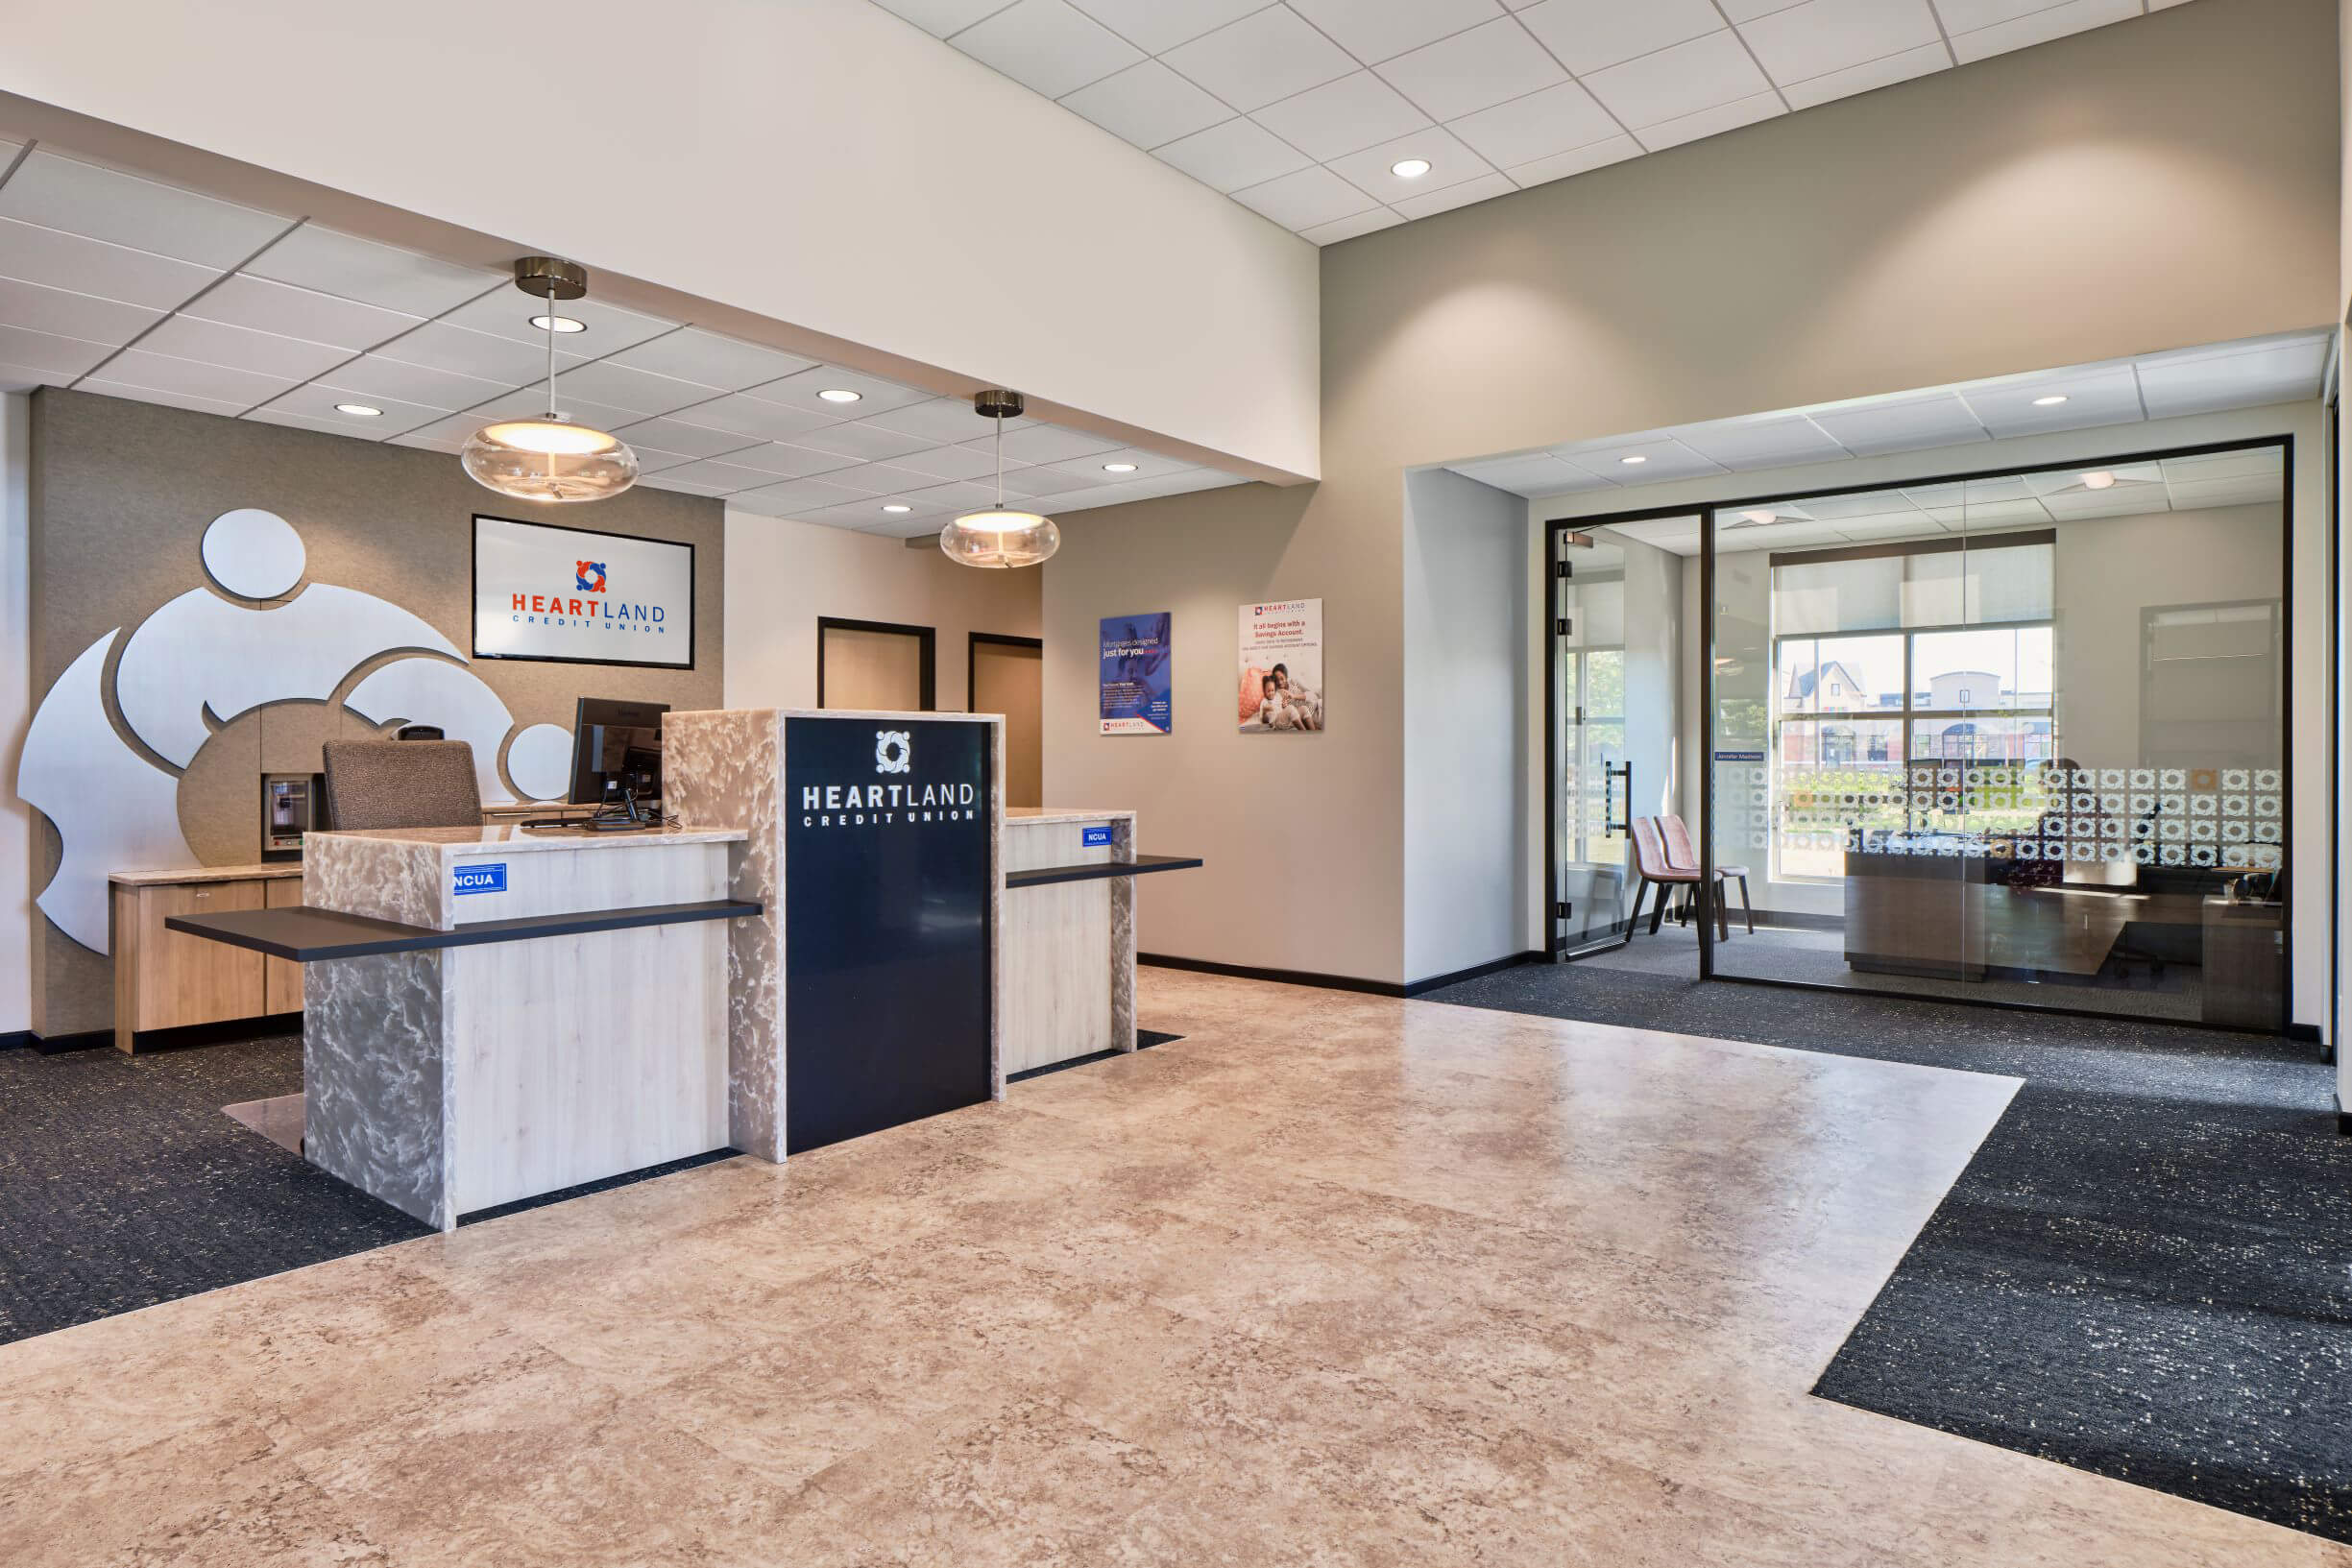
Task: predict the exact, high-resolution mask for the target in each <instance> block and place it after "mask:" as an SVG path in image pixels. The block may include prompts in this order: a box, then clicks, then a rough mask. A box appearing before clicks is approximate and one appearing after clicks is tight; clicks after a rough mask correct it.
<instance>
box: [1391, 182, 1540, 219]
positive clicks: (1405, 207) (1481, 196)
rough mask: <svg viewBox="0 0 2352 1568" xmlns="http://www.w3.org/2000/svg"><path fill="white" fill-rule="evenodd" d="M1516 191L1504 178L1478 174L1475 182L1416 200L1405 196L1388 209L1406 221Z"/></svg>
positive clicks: (1429, 193)
mask: <svg viewBox="0 0 2352 1568" xmlns="http://www.w3.org/2000/svg"><path fill="white" fill-rule="evenodd" d="M1518 188H1519V187H1518V186H1517V185H1515V184H1514V183H1512V181H1511V178H1510V177H1509V176H1508V175H1499V174H1482V175H1480V176H1479V177H1478V178H1477V179H1475V180H1465V181H1462V183H1460V184H1459V185H1448V186H1446V187H1445V188H1444V189H1443V190H1433V191H1429V192H1427V193H1425V194H1423V195H1420V196H1409V197H1406V198H1405V199H1404V200H1402V201H1398V202H1392V203H1390V204H1389V205H1391V206H1393V207H1394V208H1395V209H1396V210H1397V211H1399V212H1401V213H1403V214H1404V215H1405V216H1406V217H1408V218H1428V217H1434V216H1435V215H1436V214H1438V213H1440V212H1451V211H1452V210H1453V209H1454V208H1456V207H1458V206H1468V205H1470V204H1471V203H1473V202H1483V201H1486V200H1487V199H1488V198H1489V197H1493V196H1508V195H1510V194H1511V193H1512V192H1513V191H1515V190H1517V189H1518Z"/></svg>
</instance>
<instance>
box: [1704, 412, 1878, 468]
mask: <svg viewBox="0 0 2352 1568" xmlns="http://www.w3.org/2000/svg"><path fill="white" fill-rule="evenodd" d="M1672 434H1673V436H1674V438H1675V439H1676V440H1677V441H1680V442H1681V443H1682V444H1683V445H1684V446H1688V447H1689V448H1690V449H1691V450H1693V451H1695V452H1697V453H1698V454H1699V455H1700V456H1702V457H1704V458H1706V459H1708V460H1709V462H1712V463H1720V464H1722V465H1723V466H1724V467H1725V468H1727V469H1778V468H1786V467H1789V466H1790V465H1792V464H1797V463H1827V462H1834V461H1836V460H1837V459H1839V458H1843V457H1848V456H1851V455H1853V454H1851V453H1849V452H1848V451H1847V450H1846V448H1844V447H1843V446H1839V445H1838V444H1837V443H1836V442H1834V441H1832V440H1831V439H1830V437H1829V436H1828V435H1827V434H1826V433H1825V432H1824V431H1823V430H1822V429H1821V427H1820V426H1818V425H1816V424H1815V423H1813V422H1812V421H1810V420H1808V419H1806V418H1805V417H1804V416H1802V415H1798V416H1795V417H1792V418H1786V419H1771V420H1725V421H1722V422H1716V423H1711V424H1687V425H1683V426H1680V427H1678V428H1677V429H1675V430H1674V431H1673V432H1672Z"/></svg>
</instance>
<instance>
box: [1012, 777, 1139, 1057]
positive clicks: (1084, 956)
mask: <svg viewBox="0 0 2352 1568" xmlns="http://www.w3.org/2000/svg"><path fill="white" fill-rule="evenodd" d="M1089 828H1108V829H1109V830H1110V839H1111V841H1110V842H1109V843H1108V844H1097V845H1091V846H1090V845H1088V844H1087V843H1086V842H1085V836H1086V830H1087V829H1089ZM1134 857H1135V813H1134V812H1132V811H1094V810H1081V809H1078V808H1069V807H1042V808H1041V807H1034V806H1027V807H1010V808H1006V812H1005V856H1004V866H1005V870H1006V872H1016V871H1033V870H1037V869H1039V868H1042V867H1045V866H1075V865H1099V864H1103V863H1106V862H1109V861H1114V860H1132V859H1133V858H1134ZM999 906H1000V907H1001V908H1002V909H1003V910H1004V922H1003V926H1002V929H1001V932H1000V935H999V938H998V940H999V941H1000V942H1001V943H1002V945H1003V951H1004V958H1005V995H1004V1001H1003V1002H1002V1011H1003V1013H1004V1017H1005V1045H1004V1062H1005V1072H1006V1073H1007V1074H1008V1075H1009V1074H1011V1073H1025V1072H1028V1071H1030V1070H1031V1069H1032V1068H1039V1067H1050V1066H1052V1065H1053V1064H1054V1063H1055V1062H1066V1061H1069V1060H1070V1059H1071V1058H1073V1057H1077V1056H1090V1055H1093V1054H1094V1053H1096V1052H1097V1051H1103V1050H1133V1049H1135V918H1134V909H1135V884H1134V881H1133V880H1131V879H1129V878H1126V877H1120V878H1114V879H1109V880H1101V881H1082V882H1054V883H1049V884H1047V885H1044V886H1040V887H1019V888H1007V889H1006V890H1005V895H1004V897H1003V899H1002V900H1001V901H1000V905H999Z"/></svg>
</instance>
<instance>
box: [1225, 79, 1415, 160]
mask: <svg viewBox="0 0 2352 1568" xmlns="http://www.w3.org/2000/svg"><path fill="white" fill-rule="evenodd" d="M1251 118H1253V119H1255V120H1256V121H1257V122H1258V124H1260V125H1262V126H1264V127H1266V129H1267V130H1269V131H1272V132H1273V133H1274V134H1275V135H1277V136H1280V137H1281V138H1282V139H1283V140H1284V141H1287V142H1289V143H1290V144H1291V145H1292V146H1293V147H1296V148H1297V149H1298V150H1299V151H1300V152H1302V153H1305V154H1306V155H1307V156H1308V157H1317V158H1325V159H1328V158H1335V157H1341V156H1342V155H1343V154H1346V153H1352V152H1355V151H1356V150H1357V149H1359V148H1363V147H1370V145H1372V143H1374V142H1378V141H1387V140H1388V139H1389V138H1390V137H1392V136H1401V135H1403V134H1404V133H1406V132H1408V131H1417V130H1418V129H1419V128H1420V127H1422V126H1425V125H1427V124H1429V116H1428V115H1426V114H1423V113H1422V112H1421V111H1420V110H1419V109H1415V108H1414V107H1413V106H1412V105H1411V104H1409V103H1407V102H1405V99H1404V95H1403V94H1401V93H1399V92H1398V91H1397V90H1396V89H1395V88H1394V87H1392V86H1390V85H1389V84H1387V83H1386V82H1383V81H1381V80H1380V78H1378V77H1377V76H1374V75H1373V74H1372V73H1371V72H1370V71H1356V72H1353V73H1351V74H1349V75H1347V76H1343V77H1341V78H1340V79H1339V80H1338V81H1336V82H1326V83H1324V84H1322V85H1321V86H1320V87H1313V88H1309V89H1308V90H1307V91H1305V92H1302V93H1298V94H1297V95H1296V96H1293V97H1290V98H1285V99H1283V100H1281V101H1280V102H1279V103H1273V104H1268V105H1267V106H1266V107H1265V108H1264V109H1259V110H1258V111H1257V113H1256V114H1254V115H1253V116H1251Z"/></svg>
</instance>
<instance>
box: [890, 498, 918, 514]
mask: <svg viewBox="0 0 2352 1568" xmlns="http://www.w3.org/2000/svg"><path fill="white" fill-rule="evenodd" d="M883 510H884V511H885V512H911V511H913V510H914V508H913V507H911V506H902V505H900V504H899V503H898V502H896V501H892V502H891V503H890V504H889V505H888V506H885V507H884V508H883Z"/></svg>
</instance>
